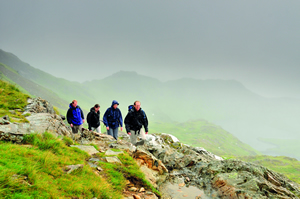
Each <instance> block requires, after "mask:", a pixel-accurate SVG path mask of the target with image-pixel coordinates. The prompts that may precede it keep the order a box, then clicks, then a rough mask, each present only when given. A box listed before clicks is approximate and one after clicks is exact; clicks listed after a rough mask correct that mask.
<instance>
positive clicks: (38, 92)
mask: <svg viewBox="0 0 300 199" xmlns="http://www.w3.org/2000/svg"><path fill="white" fill-rule="evenodd" d="M0 73H1V77H2V78H1V79H3V80H6V81H9V82H10V83H12V84H16V85H17V86H18V87H19V89H20V90H22V91H23V92H25V93H27V94H30V95H31V96H40V97H42V98H44V99H47V100H49V101H50V102H51V103H53V104H54V105H55V106H57V107H59V108H60V109H65V106H66V105H65V104H67V102H66V101H65V100H63V99H61V98H60V97H59V96H58V95H57V94H56V93H54V92H53V91H51V90H49V89H47V88H45V87H43V86H41V85H39V84H37V83H34V82H32V81H30V80H28V79H26V78H24V77H22V76H20V75H19V74H18V72H17V71H15V70H14V69H12V68H10V67H8V66H6V65H4V64H2V63H0Z"/></svg>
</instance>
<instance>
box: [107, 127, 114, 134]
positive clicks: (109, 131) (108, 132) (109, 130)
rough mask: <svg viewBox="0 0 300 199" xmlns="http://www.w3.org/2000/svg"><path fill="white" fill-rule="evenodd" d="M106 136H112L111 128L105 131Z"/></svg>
mask: <svg viewBox="0 0 300 199" xmlns="http://www.w3.org/2000/svg"><path fill="white" fill-rule="evenodd" d="M107 135H110V136H114V133H113V129H112V128H109V129H108V130H107Z"/></svg>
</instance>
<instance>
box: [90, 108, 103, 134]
mask: <svg viewBox="0 0 300 199" xmlns="http://www.w3.org/2000/svg"><path fill="white" fill-rule="evenodd" d="M87 122H88V125H89V130H90V131H96V132H97V133H101V129H100V105H99V104H95V106H94V107H92V108H91V109H90V112H89V113H88V115H87Z"/></svg>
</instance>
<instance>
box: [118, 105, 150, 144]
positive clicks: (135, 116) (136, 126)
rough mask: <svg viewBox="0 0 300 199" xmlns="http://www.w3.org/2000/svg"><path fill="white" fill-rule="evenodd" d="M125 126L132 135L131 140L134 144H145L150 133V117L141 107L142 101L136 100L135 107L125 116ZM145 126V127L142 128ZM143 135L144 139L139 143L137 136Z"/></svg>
mask: <svg viewBox="0 0 300 199" xmlns="http://www.w3.org/2000/svg"><path fill="white" fill-rule="evenodd" d="M124 123H125V128H126V132H127V134H128V135H130V141H131V143H132V144H133V145H135V146H137V145H143V144H144V140H145V139H146V135H145V132H146V134H148V119H147V116H146V113H145V112H144V110H142V108H141V102H140V101H135V102H134V105H133V108H132V109H130V110H129V111H128V113H127V115H126V117H125V121H124ZM142 126H144V129H145V131H144V129H143V128H142ZM139 135H141V137H142V140H141V141H140V142H138V143H137V141H136V140H137V137H138V136H139Z"/></svg>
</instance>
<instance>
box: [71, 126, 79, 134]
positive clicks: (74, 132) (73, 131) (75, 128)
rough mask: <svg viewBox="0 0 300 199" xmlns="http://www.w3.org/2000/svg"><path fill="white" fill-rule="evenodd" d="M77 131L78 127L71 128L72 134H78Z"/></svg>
mask: <svg viewBox="0 0 300 199" xmlns="http://www.w3.org/2000/svg"><path fill="white" fill-rule="evenodd" d="M78 130H79V126H77V125H73V127H72V133H73V134H76V133H78Z"/></svg>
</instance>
